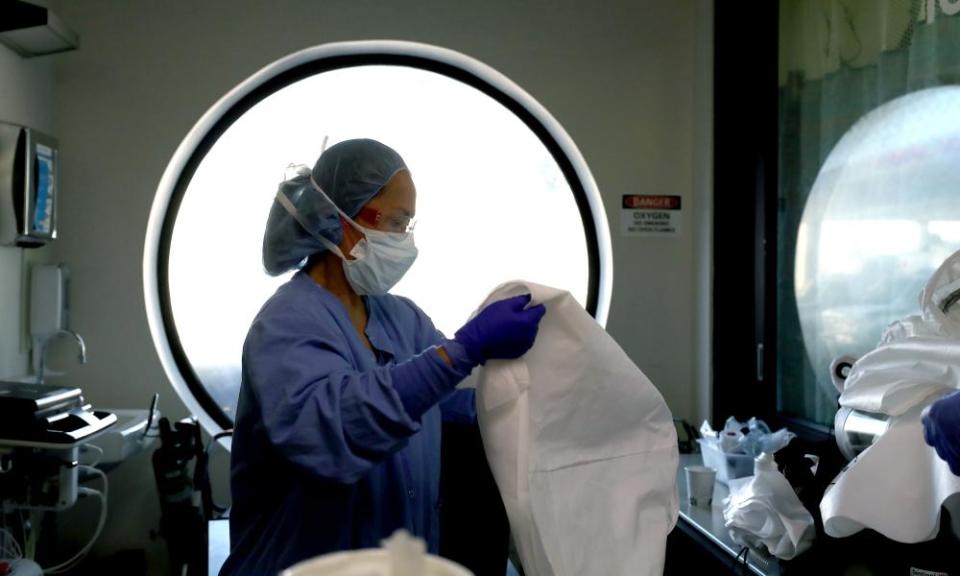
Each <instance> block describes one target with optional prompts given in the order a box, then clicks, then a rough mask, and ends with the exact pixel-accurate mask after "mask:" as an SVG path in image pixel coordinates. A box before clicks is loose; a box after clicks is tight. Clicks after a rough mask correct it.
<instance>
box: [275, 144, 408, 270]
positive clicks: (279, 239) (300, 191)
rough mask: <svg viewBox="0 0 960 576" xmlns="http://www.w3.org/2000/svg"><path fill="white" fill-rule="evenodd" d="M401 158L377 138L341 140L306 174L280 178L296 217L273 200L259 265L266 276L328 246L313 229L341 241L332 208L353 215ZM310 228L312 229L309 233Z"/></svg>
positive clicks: (392, 172) (397, 167) (398, 167)
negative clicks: (298, 217)
mask: <svg viewBox="0 0 960 576" xmlns="http://www.w3.org/2000/svg"><path fill="white" fill-rule="evenodd" d="M406 167H407V165H406V164H405V163H404V162H403V158H401V157H400V155H399V154H397V152H396V151H395V150H394V149H393V148H390V147H389V146H386V145H384V144H381V143H380V142H377V141H376V140H370V139H356V140H346V141H344V142H340V143H338V144H335V145H333V146H331V147H330V148H328V149H327V150H326V151H324V152H323V154H321V155H320V158H319V159H317V163H316V164H315V165H314V167H313V170H312V171H310V172H309V173H307V172H306V170H302V171H300V172H298V174H297V175H296V176H294V177H293V178H290V179H287V180H284V181H283V182H281V183H280V188H279V190H278V194H283V195H284V196H286V197H287V198H289V199H290V202H291V203H292V204H293V205H294V207H296V209H297V213H298V214H299V216H300V220H301V221H302V222H304V224H305V225H307V226H309V228H310V230H306V229H305V228H304V225H303V224H301V223H300V222H298V221H297V220H296V219H295V218H294V217H293V216H291V215H290V214H289V213H288V212H287V211H286V210H285V209H284V208H283V206H281V205H280V203H279V202H278V201H277V200H276V199H274V201H273V206H272V207H271V208H270V215H269V216H268V217H267V229H266V231H265V232H264V234H263V267H264V268H265V269H266V271H267V273H268V274H270V275H271V276H276V275H278V274H282V273H284V272H286V271H287V270H290V269H293V268H298V267H300V266H301V265H302V263H303V262H304V260H305V259H306V258H307V257H309V256H311V255H313V254H316V253H318V252H323V251H325V250H326V249H327V248H326V247H325V246H324V245H323V244H322V243H320V241H319V240H317V239H316V238H315V237H314V236H313V234H318V235H320V236H323V237H324V238H326V239H327V240H329V241H331V242H333V243H334V244H340V241H341V240H342V238H343V229H342V228H341V226H340V219H339V217H338V213H337V210H336V208H339V209H340V210H342V211H343V212H344V213H345V214H346V215H347V216H349V217H351V218H353V217H355V216H356V215H357V213H358V212H359V211H360V209H361V208H363V206H364V205H365V204H366V203H367V202H369V201H370V199H371V198H373V197H374V196H376V195H377V193H378V192H380V189H381V188H383V187H384V185H385V184H386V183H387V182H389V181H390V179H391V178H393V176H394V175H395V174H396V173H397V172H399V171H400V170H404V169H406ZM311 175H312V176H313V179H314V181H315V182H316V183H317V184H318V185H319V186H320V188H321V189H322V190H323V191H324V192H325V193H326V195H327V196H328V197H329V198H330V200H332V201H333V203H334V204H336V208H335V207H334V206H333V205H331V204H330V201H328V200H327V199H326V198H324V196H323V194H321V193H319V192H317V190H316V189H315V188H314V187H313V184H312V183H311V182H310V177H311ZM311 232H312V233H313V234H311Z"/></svg>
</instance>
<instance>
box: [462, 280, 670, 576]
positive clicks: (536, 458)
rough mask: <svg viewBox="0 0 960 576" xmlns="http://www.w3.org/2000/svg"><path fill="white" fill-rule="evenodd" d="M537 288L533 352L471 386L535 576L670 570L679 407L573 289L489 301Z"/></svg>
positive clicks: (490, 366) (493, 367)
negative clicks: (539, 315) (670, 404)
mask: <svg viewBox="0 0 960 576" xmlns="http://www.w3.org/2000/svg"><path fill="white" fill-rule="evenodd" d="M527 292H529V293H531V294H532V303H531V305H536V304H545V305H546V308H547V313H546V315H545V316H544V317H543V320H542V322H541V324H540V331H539V334H538V336H537V340H536V342H535V344H534V346H533V348H531V350H530V351H529V352H527V354H526V355H524V356H523V357H522V358H520V359H517V360H491V361H489V362H487V363H486V365H485V366H483V367H480V368H479V369H477V370H475V371H474V373H473V375H472V376H471V378H469V379H468V381H467V383H466V384H465V385H468V386H470V385H475V386H476V387H477V412H478V418H479V421H480V431H481V434H482V436H483V443H484V448H485V450H486V454H487V459H488V460H489V462H490V467H491V469H492V471H493V475H494V477H495V479H496V482H497V486H498V487H499V489H500V494H501V496H502V497H503V501H504V505H505V506H506V510H507V516H508V517H509V520H510V527H511V530H512V532H513V538H514V541H515V543H516V545H517V548H518V550H519V553H520V558H521V561H522V563H523V568H524V571H525V573H526V574H527V575H528V576H551V575H553V576H574V575H583V576H596V575H600V574H602V575H604V576H616V575H618V574H622V575H624V576H626V575H630V576H646V575H653V574H661V573H662V572H663V563H664V553H665V547H666V538H667V534H668V533H669V532H670V530H671V529H672V528H673V526H674V525H675V524H676V520H677V513H678V505H677V491H676V474H677V462H678V453H677V436H676V430H675V428H674V425H673V419H672V416H671V414H670V410H669V409H668V408H667V405H666V403H665V402H664V400H663V397H662V396H661V395H660V392H659V391H657V389H656V388H655V387H654V386H653V384H652V383H651V382H650V380H649V379H648V378H647V377H646V376H644V374H643V372H641V371H640V369H639V368H637V366H636V365H635V364H634V363H633V362H632V361H631V360H630V358H629V357H627V355H626V353H624V352H623V350H621V349H620V347H619V346H618V345H617V343H616V342H615V341H614V340H613V338H611V337H610V336H609V335H608V334H607V333H606V332H605V331H604V330H603V328H601V327H600V325H599V324H597V322H596V321H595V320H594V319H593V318H592V317H591V316H590V315H589V314H588V313H587V312H586V311H585V310H584V309H583V308H582V307H581V306H580V304H578V303H577V301H576V300H575V299H574V298H573V297H572V296H571V295H570V294H569V293H567V292H565V291H562V290H557V289H554V288H548V287H546V286H540V285H537V284H533V283H520V282H512V283H507V284H504V285H502V286H500V287H499V288H497V289H496V290H494V291H493V293H491V294H490V296H489V297H488V298H487V300H486V301H485V302H484V306H485V305H487V304H489V303H491V302H494V301H497V300H502V299H504V298H509V297H511V296H516V295H519V294H524V293H527ZM482 307H483V306H481V308H482Z"/></svg>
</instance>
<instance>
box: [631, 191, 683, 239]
mask: <svg viewBox="0 0 960 576" xmlns="http://www.w3.org/2000/svg"><path fill="white" fill-rule="evenodd" d="M680 200H681V198H680V196H658V195H645V194H624V195H623V203H622V204H621V211H620V232H621V234H623V235H624V236H676V235H678V234H680V215H681V209H680V206H681V202H680Z"/></svg>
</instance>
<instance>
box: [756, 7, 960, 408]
mask: <svg viewBox="0 0 960 576" xmlns="http://www.w3.org/2000/svg"><path fill="white" fill-rule="evenodd" d="M958 12H960V11H958V10H953V9H952V8H949V5H948V3H943V2H940V3H937V2H907V1H902V0H877V1H871V2H856V1H852V2H847V1H840V0H815V1H812V2H806V1H801V0H781V2H780V17H781V23H780V126H779V131H780V145H779V159H780V162H779V198H778V202H777V208H778V239H777V278H778V285H777V286H776V291H775V293H776V298H777V318H776V325H777V333H778V342H777V367H776V368H777V383H778V403H779V404H778V409H779V410H780V411H781V412H783V413H786V414H787V415H792V416H798V417H801V418H803V419H806V420H811V421H814V422H818V423H822V424H829V423H831V422H832V420H833V415H834V413H835V411H836V408H837V405H836V397H837V392H836V390H835V389H834V387H833V385H832V383H831V381H830V378H829V365H830V362H831V360H832V359H833V358H834V357H836V356H838V355H841V354H851V355H853V356H859V355H862V354H864V353H866V352H868V351H869V350H871V349H872V348H873V347H875V346H876V344H877V342H878V341H879V339H880V336H881V333H882V331H883V329H884V327H885V326H886V325H887V324H888V323H890V322H892V321H894V320H897V319H899V318H901V317H903V316H905V315H907V314H911V313H915V312H917V311H918V309H919V304H918V295H919V291H920V289H921V288H922V286H923V285H924V284H925V282H926V280H927V278H928V277H929V276H930V274H931V273H932V272H933V271H934V270H935V269H936V268H937V266H939V264H940V263H941V262H942V261H943V260H944V259H945V258H946V257H947V256H948V255H949V254H950V253H952V252H953V251H955V250H956V249H958V248H960V203H958V202H957V199H958V198H960V196H958V190H960V168H958V167H960V162H958V158H960V88H956V87H952V86H949V85H953V84H958V83H960V52H958V48H960V17H957V13H958Z"/></svg>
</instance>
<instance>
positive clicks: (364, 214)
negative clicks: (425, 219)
mask: <svg viewBox="0 0 960 576" xmlns="http://www.w3.org/2000/svg"><path fill="white" fill-rule="evenodd" d="M357 218H358V219H359V218H362V219H363V220H366V221H367V222H372V223H373V224H374V225H375V226H376V227H377V228H379V229H381V230H385V231H387V232H397V233H400V234H405V233H407V232H413V229H414V228H416V226H417V221H416V219H414V218H411V217H409V216H385V215H384V214H383V213H382V212H380V211H379V210H377V209H376V208H370V207H369V206H364V207H363V208H361V209H360V211H359V212H357Z"/></svg>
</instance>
